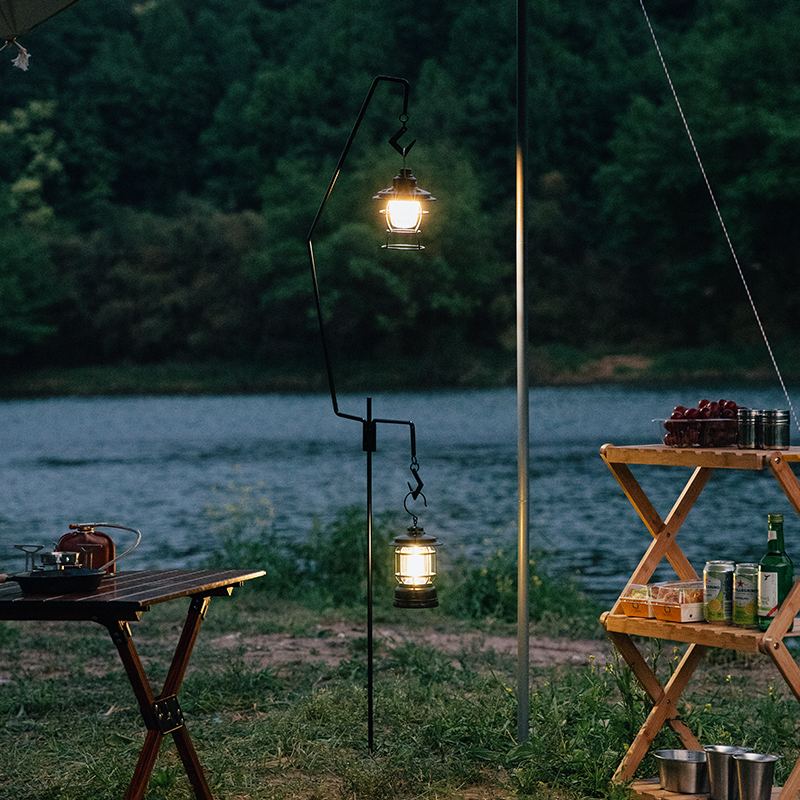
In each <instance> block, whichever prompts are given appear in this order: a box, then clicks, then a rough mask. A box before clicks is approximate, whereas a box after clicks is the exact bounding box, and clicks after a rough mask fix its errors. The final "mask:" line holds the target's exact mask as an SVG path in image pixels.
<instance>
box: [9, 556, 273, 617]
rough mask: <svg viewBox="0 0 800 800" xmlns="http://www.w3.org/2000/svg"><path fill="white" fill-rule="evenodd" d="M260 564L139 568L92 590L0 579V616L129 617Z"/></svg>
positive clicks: (211, 588) (214, 589)
mask: <svg viewBox="0 0 800 800" xmlns="http://www.w3.org/2000/svg"><path fill="white" fill-rule="evenodd" d="M264 574H265V573H264V571H263V570H236V569H229V570H205V569H199V570H180V569H173V570H140V571H131V572H117V573H114V574H111V575H107V576H106V577H104V578H103V580H102V582H101V583H100V586H99V588H97V589H96V590H94V591H92V592H84V593H74V594H62V595H43V594H23V593H22V591H21V589H20V587H19V585H18V584H17V583H5V584H0V620H92V619H115V620H126V621H135V620H138V619H139V618H140V617H141V615H142V613H143V612H145V611H147V610H148V609H149V608H150V607H151V606H153V605H157V604H158V603H164V602H167V601H168V600H175V599H177V598H180V597H192V596H196V595H199V596H206V595H220V594H229V593H230V591H231V589H232V588H233V587H234V586H239V585H241V584H242V583H243V582H244V581H248V580H251V579H253V578H259V577H261V576H262V575H264Z"/></svg>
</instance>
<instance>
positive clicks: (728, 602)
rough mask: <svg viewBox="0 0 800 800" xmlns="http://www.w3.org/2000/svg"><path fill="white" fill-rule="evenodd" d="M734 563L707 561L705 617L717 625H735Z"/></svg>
mask: <svg viewBox="0 0 800 800" xmlns="http://www.w3.org/2000/svg"><path fill="white" fill-rule="evenodd" d="M735 569H736V565H735V564H734V562H733V561H707V562H706V566H705V569H704V570H703V615H704V616H705V619H706V622H713V623H714V624H715V625H732V624H733V572H734V570H735Z"/></svg>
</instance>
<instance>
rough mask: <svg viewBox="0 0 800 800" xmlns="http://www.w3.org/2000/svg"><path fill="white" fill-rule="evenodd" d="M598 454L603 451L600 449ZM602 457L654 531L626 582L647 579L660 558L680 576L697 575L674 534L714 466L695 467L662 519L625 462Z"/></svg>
mask: <svg viewBox="0 0 800 800" xmlns="http://www.w3.org/2000/svg"><path fill="white" fill-rule="evenodd" d="M601 455H603V453H602V452H601ZM603 460H604V461H605V462H606V465H607V466H608V468H609V469H610V470H611V473H612V474H613V475H614V477H615V478H616V479H617V482H618V483H619V485H620V486H621V487H622V490H623V491H624V492H625V494H626V496H627V498H628V500H629V501H630V503H631V505H632V506H633V507H634V508H635V509H636V512H637V513H638V514H639V516H640V517H641V519H642V522H644V524H645V525H646V526H647V528H648V530H649V531H650V533H651V534H652V535H653V541H652V542H651V544H650V547H649V548H648V549H647V552H646V553H645V554H644V556H643V557H642V560H641V561H640V562H639V565H638V566H637V567H636V569H635V570H634V572H633V575H632V576H631V579H630V581H629V583H647V582H648V581H649V580H650V578H651V576H652V575H653V572H655V569H656V567H657V566H658V564H659V562H660V561H661V559H662V558H666V559H667V560H668V561H669V563H670V564H672V567H673V569H674V570H675V572H676V573H677V575H678V577H679V578H681V579H682V580H691V579H692V578H697V572H695V570H694V567H692V565H691V563H690V562H689V559H688V558H687V557H686V555H685V554H684V552H683V550H681V549H680V547H679V546H678V545H677V544H676V542H675V536H676V534H677V533H678V530H679V529H680V527H681V525H683V523H684V521H685V520H686V517H687V516H688V514H689V512H690V511H691V510H692V506H694V504H695V502H696V501H697V498H698V497H699V496H700V493H701V492H702V491H703V489H704V488H705V486H706V484H707V483H708V479H709V478H710V477H711V473H712V472H713V471H714V470H713V469H712V468H711V467H697V468H696V469H695V470H694V472H693V473H692V475H691V477H690V478H689V480H688V481H687V483H686V486H685V487H684V489H683V491H682V492H681V493H680V495H679V497H678V499H677V500H676V501H675V505H673V507H672V510H671V511H670V513H669V514H668V515H667V518H666V520H662V519H661V517H660V516H659V515H658V512H657V511H656V510H655V508H654V507H653V504H652V503H651V502H650V499H649V498H648V497H647V495H646V494H645V493H644V490H643V489H642V487H641V486H640V485H639V482H638V481H637V480H636V478H635V477H634V476H633V473H632V472H631V470H630V468H629V467H628V465H627V464H621V463H614V462H611V461H608V460H607V459H606V458H605V457H603Z"/></svg>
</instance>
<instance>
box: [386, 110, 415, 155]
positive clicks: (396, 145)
mask: <svg viewBox="0 0 800 800" xmlns="http://www.w3.org/2000/svg"><path fill="white" fill-rule="evenodd" d="M403 117H405V119H403ZM407 119H408V117H406V115H405V114H404V115H403V116H402V117H400V120H401V122H402V123H403V124H402V126H401V128H400V130H399V131H397V133H396V134H395V135H394V136H392V138H391V139H389V144H390V145H391V146H392V147H394V149H395V150H397V152H398V153H400V155H401V156H403V158H405V157H406V155H407V154H408V151H409V150H410V149H411V148H412V147H413V146H414V144H415V143H416V141H417V140H416V139H412V140H411V144H409V145H407V146H406V147H403V146H401V145H400V144H399V143H398V141H397V140H398V139H399V138H400V137H401V136H402V135H403V134H404V133H406V131H407V130H408V128H407V127H406V120H407Z"/></svg>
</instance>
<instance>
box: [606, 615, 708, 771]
mask: <svg viewBox="0 0 800 800" xmlns="http://www.w3.org/2000/svg"><path fill="white" fill-rule="evenodd" d="M608 635H609V637H610V638H611V641H612V642H613V643H614V646H615V647H616V648H617V650H619V652H620V654H621V655H622V657H623V658H624V659H625V661H626V662H627V663H628V665H629V666H630V668H631V669H632V670H633V673H634V675H636V678H637V679H638V681H639V683H640V684H641V685H642V688H644V690H645V691H646V692H647V694H649V695H650V698H651V699H652V701H653V708H652V709H651V711H650V713H649V714H648V716H647V719H646V720H645V722H644V724H643V725H642V727H641V728H640V729H639V732H638V733H637V734H636V738H635V739H634V740H633V742H631V746H630V747H629V748H628V751H627V752H626V753H625V756H624V758H623V759H622V762H621V763H620V765H619V767H617V771H616V772H615V773H614V777H613V779H612V780H614V781H615V782H626V781H629V780H631V779H632V778H633V775H634V773H635V772H636V768H637V767H638V766H639V764H640V763H641V760H642V759H643V758H644V757H645V755H647V750H648V748H649V747H650V745H651V744H652V742H653V740H654V739H655V738H656V735H657V734H658V732H659V731H660V730H661V728H662V726H663V725H664V724H665V723H667V724H669V726H670V727H671V728H672V730H674V731H675V733H677V734H678V736H680V738H681V741H682V742H683V744H684V747H686V748H687V749H688V750H702V747H701V745H700V742H698V741H697V739H696V738H695V735H694V734H693V733H692V732H691V731H690V730H689V728H687V727H686V724H685V723H684V722H683V720H681V718H680V715H679V713H678V709H677V701H678V698H679V697H680V696H681V694H682V693H683V690H684V689H685V688H686V684H687V683H688V682H689V679H690V678H691V677H692V674H693V673H694V671H695V669H696V668H697V665H698V664H699V663H700V661H701V660H702V658H703V656H704V655H705V652H706V649H707V648H706V647H704V646H703V645H698V644H693V645H690V646H689V649H688V650H687V651H686V653H685V654H684V656H683V658H682V659H681V663H680V664H679V665H678V668H677V669H676V670H675V672H674V673H673V674H672V677H671V678H670V679H669V681H668V682H667V685H666V686H662V685H661V683H660V681H659V680H658V678H657V677H656V675H655V673H654V672H653V670H652V669H651V668H650V665H649V664H648V663H647V662H646V661H645V659H644V657H643V656H642V654H641V653H640V652H639V650H638V649H637V648H636V646H635V645H634V644H633V642H632V641H631V638H630V637H629V636H628V635H627V634H625V633H617V632H614V631H609V633H608Z"/></svg>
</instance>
